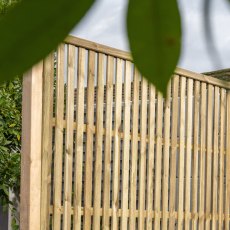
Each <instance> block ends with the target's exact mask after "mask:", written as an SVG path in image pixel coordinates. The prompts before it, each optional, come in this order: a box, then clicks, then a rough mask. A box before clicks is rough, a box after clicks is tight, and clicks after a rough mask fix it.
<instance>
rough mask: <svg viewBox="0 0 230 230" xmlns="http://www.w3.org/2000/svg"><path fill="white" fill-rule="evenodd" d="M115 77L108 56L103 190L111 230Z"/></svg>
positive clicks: (106, 224)
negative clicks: (111, 168) (111, 166)
mask: <svg viewBox="0 0 230 230" xmlns="http://www.w3.org/2000/svg"><path fill="white" fill-rule="evenodd" d="M113 75H114V58H113V57H111V56H108V59H107V73H106V114H105V118H106V122H105V126H106V130H105V151H104V189H103V228H104V229H109V227H110V226H109V215H108V210H109V208H110V176H111V175H110V174H111V172H110V164H111V150H112V106H113V105H112V103H113V101H112V100H113Z"/></svg>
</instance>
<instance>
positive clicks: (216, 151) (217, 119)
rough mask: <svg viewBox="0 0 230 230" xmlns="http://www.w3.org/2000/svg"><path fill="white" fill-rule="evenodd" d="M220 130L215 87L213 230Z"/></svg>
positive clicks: (213, 224) (215, 212)
mask: <svg viewBox="0 0 230 230" xmlns="http://www.w3.org/2000/svg"><path fill="white" fill-rule="evenodd" d="M218 130H219V87H215V100H214V133H213V135H214V136H213V140H214V141H213V164H212V171H213V182H212V185H213V189H212V230H215V229H216V215H217V185H218V146H219V141H218Z"/></svg>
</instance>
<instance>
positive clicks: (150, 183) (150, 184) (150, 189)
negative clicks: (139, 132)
mask: <svg viewBox="0 0 230 230" xmlns="http://www.w3.org/2000/svg"><path fill="white" fill-rule="evenodd" d="M155 96H156V90H155V88H154V86H153V85H151V84H149V114H148V119H149V121H148V135H149V146H148V147H149V151H148V157H149V158H148V166H147V207H146V209H147V219H146V228H147V229H149V230H151V229H152V226H153V217H152V212H153V195H154V166H155V165H154V159H155V151H154V150H155V149H154V144H155Z"/></svg>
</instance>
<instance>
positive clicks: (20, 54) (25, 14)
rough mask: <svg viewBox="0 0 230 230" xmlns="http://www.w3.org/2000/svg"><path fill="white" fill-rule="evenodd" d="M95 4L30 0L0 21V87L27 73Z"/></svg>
mask: <svg viewBox="0 0 230 230" xmlns="http://www.w3.org/2000/svg"><path fill="white" fill-rule="evenodd" d="M93 2H94V0H58V1H57V0H39V1H37V0H30V1H22V2H21V3H19V4H17V5H16V6H15V7H14V8H13V9H12V10H10V11H9V13H7V14H6V15H5V16H4V17H3V18H1V20H0V31H1V36H0V83H2V82H3V81H5V80H9V79H12V78H13V77H14V76H16V75H18V74H21V73H23V72H25V71H26V70H28V69H29V68H30V67H31V66H32V65H33V64H35V63H37V62H38V61H39V60H41V59H42V58H44V57H45V56H46V55H47V54H48V53H49V52H51V51H52V50H53V49H55V47H56V46H57V45H58V44H59V43H60V42H61V41H62V40H64V38H65V37H66V36H67V34H68V33H69V32H70V30H71V29H72V28H73V27H74V26H75V25H76V23H78V22H79V21H80V19H81V18H82V17H83V16H84V15H85V13H86V12H87V11H88V9H89V8H90V6H91V5H92V4H93Z"/></svg>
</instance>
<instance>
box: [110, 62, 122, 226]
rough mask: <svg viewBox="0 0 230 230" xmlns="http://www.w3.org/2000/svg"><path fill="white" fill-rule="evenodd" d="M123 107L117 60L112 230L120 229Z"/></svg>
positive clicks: (119, 66)
mask: <svg viewBox="0 0 230 230" xmlns="http://www.w3.org/2000/svg"><path fill="white" fill-rule="evenodd" d="M121 106H122V60H121V59H117V65H116V82H115V118H114V154H113V184H112V190H113V192H112V210H113V213H112V229H114V230H116V229H118V209H119V206H118V204H119V162H120V135H119V134H120V126H121Z"/></svg>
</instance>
